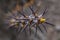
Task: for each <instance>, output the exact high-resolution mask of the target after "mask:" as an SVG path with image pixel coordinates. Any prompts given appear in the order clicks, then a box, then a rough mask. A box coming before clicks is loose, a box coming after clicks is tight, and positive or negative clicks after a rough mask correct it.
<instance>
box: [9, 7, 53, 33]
mask: <svg viewBox="0 0 60 40" xmlns="http://www.w3.org/2000/svg"><path fill="white" fill-rule="evenodd" d="M29 8H30V10H31V11H32V15H29V16H27V15H25V14H24V12H22V13H21V12H20V11H18V12H19V14H20V15H22V16H20V17H16V18H13V19H11V20H10V23H11V25H10V26H9V27H10V28H12V27H15V28H16V29H18V32H23V31H26V29H28V28H29V32H30V33H31V30H32V28H35V29H36V32H37V30H38V29H39V30H40V31H41V32H42V29H41V27H40V24H41V25H42V27H43V28H44V29H45V31H46V32H47V29H46V27H45V25H44V23H45V24H49V25H52V26H54V25H53V24H51V23H49V22H47V21H46V19H45V18H44V17H43V16H44V15H45V13H46V11H47V10H46V9H47V8H45V10H44V11H43V13H42V14H40V15H38V13H37V12H38V9H39V8H37V10H36V11H35V12H34V10H33V9H32V7H29Z"/></svg>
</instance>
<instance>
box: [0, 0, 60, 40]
mask: <svg viewBox="0 0 60 40" xmlns="http://www.w3.org/2000/svg"><path fill="white" fill-rule="evenodd" d="M34 1H35V3H34V5H33V8H34V9H36V8H37V7H36V5H40V3H41V8H40V9H39V12H38V13H39V14H40V13H41V12H42V11H43V10H44V8H45V6H48V7H47V8H48V11H47V13H46V14H45V16H44V17H45V18H49V19H48V20H47V21H48V22H50V23H53V24H54V25H55V26H54V27H52V26H50V25H45V26H46V27H47V33H44V34H42V33H41V32H39V30H38V32H37V36H35V35H34V33H32V35H31V36H30V35H28V36H26V35H25V34H24V32H23V33H21V34H19V35H18V36H17V39H16V38H15V36H16V35H15V34H16V32H15V31H10V32H9V31H8V32H6V31H5V29H6V28H7V27H6V26H5V25H4V21H3V20H4V16H5V14H7V13H8V11H10V10H11V9H13V8H14V7H15V6H14V5H15V4H16V1H15V0H0V40H12V39H13V40H60V0H34ZM24 10H25V12H26V13H27V14H28V13H29V14H31V13H30V12H31V11H30V10H29V8H26V9H24ZM29 14H28V15H29Z"/></svg>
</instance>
